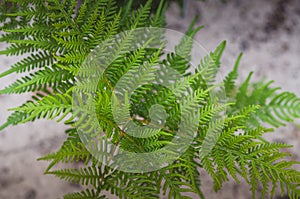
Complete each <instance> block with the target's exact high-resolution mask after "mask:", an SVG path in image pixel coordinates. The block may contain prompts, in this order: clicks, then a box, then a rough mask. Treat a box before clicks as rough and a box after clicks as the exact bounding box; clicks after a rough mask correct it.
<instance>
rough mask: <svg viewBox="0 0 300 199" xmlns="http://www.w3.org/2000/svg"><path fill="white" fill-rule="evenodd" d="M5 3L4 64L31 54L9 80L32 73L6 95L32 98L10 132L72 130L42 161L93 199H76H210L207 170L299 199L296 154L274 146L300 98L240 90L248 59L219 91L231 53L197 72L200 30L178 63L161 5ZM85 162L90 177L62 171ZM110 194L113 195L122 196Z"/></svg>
mask: <svg viewBox="0 0 300 199" xmlns="http://www.w3.org/2000/svg"><path fill="white" fill-rule="evenodd" d="M9 2H10V3H9V4H7V1H2V6H1V11H0V13H1V16H0V20H1V30H2V31H3V32H5V33H4V34H2V35H1V39H0V40H1V41H2V42H6V43H9V44H10V45H9V46H8V47H7V48H6V49H5V50H2V51H1V55H7V56H11V55H27V57H25V58H24V59H23V60H21V61H19V62H17V63H15V64H14V65H13V66H11V67H10V68H9V69H8V70H7V71H6V72H4V73H2V74H0V77H4V76H7V75H9V74H12V73H24V74H25V72H27V71H28V72H30V74H29V75H24V77H22V78H21V79H19V80H17V81H16V82H15V83H13V84H11V85H8V86H7V87H6V88H4V89H3V90H1V91H0V94H13V93H24V92H32V93H33V96H32V100H30V101H27V102H25V103H24V104H23V105H21V106H18V107H16V108H13V109H11V110H12V111H13V112H12V114H11V116H10V117H8V118H7V122H6V123H5V124H3V125H2V126H1V127H0V129H4V128H5V127H7V126H9V125H17V124H20V123H25V122H31V121H34V120H37V119H39V118H47V119H56V120H57V121H58V122H62V121H64V122H65V124H66V125H68V126H69V127H70V129H69V130H67V131H66V133H67V135H68V138H67V139H66V140H65V142H64V143H63V145H62V146H61V148H60V149H59V150H58V151H56V152H53V153H51V154H49V155H46V156H45V157H42V158H40V160H45V161H50V164H49V167H48V168H46V171H45V173H46V174H53V175H55V176H57V177H59V178H61V179H64V180H67V181H70V182H73V183H79V184H82V185H83V186H86V189H85V190H83V191H82V192H78V193H70V194H66V195H65V196H64V198H66V199H71V198H76V199H79V198H95V199H96V198H108V197H109V196H108V195H107V193H108V192H109V193H110V194H111V195H114V196H116V197H119V198H160V197H163V196H167V197H168V198H204V195H203V193H202V191H201V176H200V171H201V170H204V171H206V172H207V173H208V174H209V175H210V176H211V177H212V179H213V181H214V189H215V190H216V191H217V190H219V189H221V188H222V184H223V183H224V182H225V181H228V180H229V178H230V177H232V178H233V179H234V180H235V181H236V182H240V180H241V179H243V180H245V181H246V182H247V183H248V184H249V185H250V186H251V191H252V196H253V198H255V197H256V195H255V193H256V191H257V190H258V189H259V188H260V187H261V190H262V191H261V196H260V197H261V198H264V197H266V196H268V197H271V198H272V197H273V196H274V194H275V193H276V190H277V188H278V186H279V185H280V187H281V189H280V190H281V193H282V194H284V193H286V194H288V196H289V197H290V198H299V196H300V192H299V182H300V181H299V179H300V173H299V171H297V170H296V169H294V168H293V165H294V164H298V162H293V161H287V160H286V157H287V156H289V155H290V154H287V153H285V152H281V150H282V149H284V148H287V147H291V146H290V145H287V144H283V143H270V142H268V141H266V140H265V139H263V135H264V134H265V133H268V132H270V131H272V128H270V126H271V127H275V128H277V127H279V126H282V125H284V124H285V123H286V122H290V121H292V120H293V119H294V118H299V117H300V99H299V98H297V96H295V94H293V93H289V92H279V89H278V88H272V87H271V82H267V83H255V84H253V83H251V82H250V78H251V76H252V73H251V74H249V76H248V78H247V79H246V80H245V81H244V82H243V83H242V84H241V85H240V86H238V85H236V83H235V81H236V79H237V77H238V66H239V62H240V59H241V57H242V56H241V55H240V56H239V57H238V59H237V61H236V64H235V65H234V67H233V70H232V71H231V72H230V73H229V74H228V75H227V76H226V78H225V79H223V80H222V82H221V83H216V81H215V80H216V77H217V73H218V69H219V68H220V59H221V56H222V53H223V51H224V49H225V46H226V42H222V43H221V44H220V45H219V46H218V47H217V48H216V50H215V51H213V52H210V53H208V54H207V55H206V56H204V57H203V59H202V60H199V64H198V65H197V67H193V66H192V65H191V56H190V54H191V51H192V47H193V39H192V38H193V36H194V35H195V34H196V33H197V32H198V31H199V30H200V29H201V27H194V26H195V21H193V22H192V23H191V25H190V27H189V29H188V30H187V31H186V33H185V35H184V36H183V37H182V40H181V41H180V42H179V43H178V44H177V45H176V46H175V48H174V50H173V51H172V52H166V51H164V49H165V48H166V39H167V38H166V37H165V33H166V32H168V30H166V29H163V27H164V26H165V18H164V12H165V10H166V4H165V2H164V1H161V2H160V3H159V5H158V6H157V8H156V9H152V7H151V1H147V3H145V5H142V6H140V7H139V8H138V9H132V3H133V1H132V0H131V1H128V2H126V3H124V4H122V5H120V4H117V2H116V1H114V0H101V1H96V0H86V1H83V2H78V1H77V0H64V1H59V0H45V1H27V0H22V1H21V0H20V1H9ZM78 161H81V162H84V165H85V166H84V167H82V168H80V169H76V168H66V169H55V166H56V165H57V164H59V163H73V162H78ZM111 195H110V196H111Z"/></svg>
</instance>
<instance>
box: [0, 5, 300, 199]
mask: <svg viewBox="0 0 300 199" xmlns="http://www.w3.org/2000/svg"><path fill="white" fill-rule="evenodd" d="M189 2H190V3H189V5H188V7H187V10H186V17H185V18H181V17H180V11H179V8H178V7H177V6H176V5H171V7H170V9H169V10H168V12H167V20H168V28H170V29H174V30H178V31H181V32H184V31H185V30H186V28H187V27H188V25H189V23H190V21H191V20H192V18H193V16H195V15H198V16H199V20H198V24H199V25H200V24H204V25H205V28H204V29H202V30H201V31H200V32H199V34H198V35H197V36H196V40H197V41H199V42H200V44H202V45H203V46H204V47H205V48H206V49H207V50H208V51H210V50H213V49H214V47H216V46H217V45H218V44H219V43H220V42H221V41H222V40H227V44H228V45H227V49H226V51H225V55H224V59H223V65H222V74H224V75H223V76H225V75H226V73H227V72H228V71H229V70H230V69H231V67H232V65H233V64H234V61H235V59H236V57H237V56H238V54H239V53H240V52H241V51H242V52H244V57H243V59H242V62H241V66H240V72H241V74H240V80H244V79H245V77H246V76H247V74H248V73H249V72H250V71H254V72H255V74H254V79H256V80H259V79H261V78H263V77H265V78H266V79H268V80H270V79H274V80H275V84H274V85H276V86H280V87H282V88H283V89H284V90H287V91H292V92H296V93H297V94H298V96H300V90H299V89H298V87H299V86H300V82H299V80H298V77H299V75H300V65H299V60H300V59H299V55H300V38H299V35H300V24H299V23H300V1H298V0H254V1H246V0H228V3H227V4H223V3H221V2H220V1H219V0H209V1H207V2H194V1H189ZM4 46H5V44H0V48H1V49H3V48H4ZM195 56H197V55H195ZM17 59H19V58H7V57H4V56H1V59H0V63H1V64H0V65H1V67H0V72H2V71H4V70H5V69H7V67H9V65H11V64H12V63H14V62H15V61H16V60H17ZM15 78H16V76H9V77H7V78H3V79H1V80H0V88H3V87H4V86H5V85H7V84H8V83H10V82H12V81H13V80H14V79H15ZM28 97H29V95H22V97H21V96H17V95H12V96H6V95H1V96H0V103H1V106H0V113H1V114H0V123H3V122H4V121H5V119H6V117H7V116H8V115H9V112H8V111H7V110H6V109H7V108H10V107H14V106H17V105H20V104H21V103H22V102H24V101H25V100H26V98H28ZM298 123H299V124H300V122H299V121H298ZM64 129H65V127H64V126H63V125H61V124H56V123H55V121H44V120H43V121H38V122H35V123H29V124H26V125H20V126H17V127H9V128H7V129H5V131H2V132H0V198H1V199H2V198H5V199H15V198H20V199H23V198H24V199H35V198H37V199H39V198H43V199H53V198H58V197H61V196H62V194H63V193H67V192H71V191H75V190H79V189H80V187H79V186H76V185H70V184H68V183H65V182H64V181H61V180H59V179H57V178H54V177H53V176H44V175H43V171H44V169H45V168H46V167H47V162H37V161H36V159H37V158H38V157H41V156H43V155H45V154H47V153H49V152H50V151H53V150H55V149H57V148H58V147H59V146H60V144H61V143H62V142H63V140H64ZM299 137H300V135H299V130H298V129H297V128H296V126H295V125H293V124H291V125H288V126H287V127H284V128H280V129H278V130H277V131H276V133H275V134H272V135H270V137H269V139H272V140H277V141H283V142H285V143H288V144H293V145H295V148H293V149H290V151H291V152H293V154H295V155H294V157H293V158H295V159H297V160H299V159H300V157H299V155H300V154H297V151H298V152H299V151H300V140H299ZM248 189H249V187H248V186H247V185H245V184H244V183H242V184H241V185H238V184H234V183H232V182H229V183H226V184H225V185H224V187H223V189H222V190H221V191H220V192H218V193H214V192H213V190H212V189H211V180H210V178H209V177H208V176H206V175H205V174H204V175H203V191H204V193H205V195H206V196H207V198H210V199H214V198H218V199H226V198H239V199H244V198H245V199H248V198H251V193H250V192H249V191H248Z"/></svg>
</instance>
